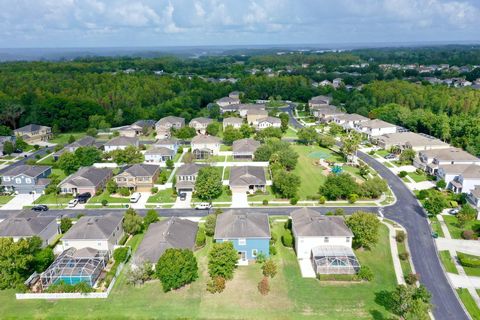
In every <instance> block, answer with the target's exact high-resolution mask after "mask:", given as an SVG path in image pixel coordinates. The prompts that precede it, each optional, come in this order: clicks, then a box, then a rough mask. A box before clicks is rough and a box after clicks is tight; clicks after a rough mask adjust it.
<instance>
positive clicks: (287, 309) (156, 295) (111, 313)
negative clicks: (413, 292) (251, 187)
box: [0, 224, 395, 320]
mask: <svg viewBox="0 0 480 320" xmlns="http://www.w3.org/2000/svg"><path fill="white" fill-rule="evenodd" d="M274 229H276V230H281V229H282V226H281V225H279V224H275V225H274ZM380 235H381V238H380V241H379V244H378V245H377V246H376V247H375V248H374V249H373V250H372V251H362V252H357V256H358V258H359V260H360V263H361V264H365V265H368V266H370V268H371V269H372V270H373V272H374V273H375V279H374V280H373V281H372V282H369V283H332V282H320V281H318V280H316V279H304V278H301V275H300V269H299V267H298V263H297V260H296V257H295V254H294V252H293V250H292V249H289V248H285V247H283V246H281V244H280V242H279V241H278V242H277V244H276V246H277V249H278V254H277V255H276V256H274V260H275V261H276V262H277V264H278V274H277V276H276V277H275V278H273V279H272V280H271V281H270V287H271V291H270V293H269V294H268V295H267V296H262V295H260V294H259V293H258V290H257V283H258V282H259V281H260V280H261V278H262V275H261V270H260V265H257V264H255V265H250V266H245V267H239V268H238V269H237V270H236V271H235V276H234V278H233V280H230V281H228V282H227V286H226V289H225V291H224V292H222V293H220V294H214V295H212V294H209V293H207V292H206V290H205V286H206V281H207V280H208V275H207V268H206V265H207V253H208V251H209V250H210V248H211V244H210V241H208V242H207V245H206V246H205V247H204V248H202V249H201V250H199V251H197V252H196V253H195V255H196V257H197V260H198V262H199V276H200V277H199V279H198V280H197V281H195V282H194V283H193V284H191V285H189V286H186V287H185V288H182V289H179V290H176V291H173V292H168V293H164V292H163V291H162V289H161V285H160V283H159V282H158V281H151V282H149V283H146V284H144V285H143V286H140V287H131V286H128V285H127V284H126V282H125V273H122V274H121V275H120V277H119V279H118V282H117V284H116V285H115V287H114V290H113V291H112V293H111V295H110V297H109V298H108V299H78V300H57V301H46V300H30V301H27V300H25V301H16V300H15V298H14V291H13V290H5V291H0V314H2V317H3V318H21V319H23V318H36V319H46V318H50V319H51V318H55V319H60V318H61V319H63V318H76V319H80V318H81V319H92V318H95V319H104V318H110V319H111V318H115V319H130V318H135V319H147V318H148V319H152V318H156V319H226V318H229V319H347V320H348V319H352V320H353V319H355V320H357V319H372V318H373V319H389V318H390V317H392V314H390V313H389V312H388V311H387V310H386V309H385V307H384V306H383V305H382V302H381V299H380V298H379V297H380V296H381V295H382V292H383V291H384V290H392V289H393V288H394V286H395V277H394V273H393V267H392V261H391V255H390V249H389V247H388V246H387V244H388V241H387V237H388V232H387V229H386V227H385V226H382V228H381V232H380ZM142 237H143V235H137V236H135V237H133V238H132V239H130V240H129V242H128V244H129V245H131V246H132V247H133V248H134V249H135V248H137V247H138V245H139V243H140V241H141V239H142ZM378 261H382V262H383V263H378Z"/></svg>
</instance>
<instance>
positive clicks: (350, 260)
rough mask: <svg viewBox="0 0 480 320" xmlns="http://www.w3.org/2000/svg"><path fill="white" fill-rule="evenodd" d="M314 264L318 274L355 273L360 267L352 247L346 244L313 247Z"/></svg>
mask: <svg viewBox="0 0 480 320" xmlns="http://www.w3.org/2000/svg"><path fill="white" fill-rule="evenodd" d="M312 264H313V269H314V270H315V272H316V273H317V274H355V273H357V272H358V270H359V269H360V264H359V263H358V260H357V257H356V256H355V253H353V250H352V248H350V247H345V246H318V247H315V248H313V249H312Z"/></svg>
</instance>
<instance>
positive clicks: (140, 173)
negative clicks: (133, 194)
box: [123, 163, 160, 177]
mask: <svg viewBox="0 0 480 320" xmlns="http://www.w3.org/2000/svg"><path fill="white" fill-rule="evenodd" d="M158 170H160V167H159V166H157V165H155V164H144V163H138V164H134V165H131V166H129V167H128V168H126V169H125V170H123V172H126V173H128V174H130V175H132V176H134V177H152V176H154V175H155V173H156V172H157V171H158Z"/></svg>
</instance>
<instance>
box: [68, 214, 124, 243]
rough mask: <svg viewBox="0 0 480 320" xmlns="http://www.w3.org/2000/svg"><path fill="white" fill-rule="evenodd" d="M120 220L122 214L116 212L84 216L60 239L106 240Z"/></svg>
mask: <svg viewBox="0 0 480 320" xmlns="http://www.w3.org/2000/svg"><path fill="white" fill-rule="evenodd" d="M122 220H123V216H121V215H118V214H116V215H114V214H107V215H104V216H98V217H89V216H84V217H81V218H80V219H79V220H78V221H77V223H75V224H74V225H73V226H72V227H71V228H70V230H68V231H67V233H65V235H64V236H63V238H62V240H106V239H108V238H109V237H110V236H111V235H112V233H113V232H114V231H115V228H116V227H117V226H118V225H119V224H121V221H122ZM120 228H121V227H120Z"/></svg>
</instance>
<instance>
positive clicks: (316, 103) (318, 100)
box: [308, 82, 332, 108]
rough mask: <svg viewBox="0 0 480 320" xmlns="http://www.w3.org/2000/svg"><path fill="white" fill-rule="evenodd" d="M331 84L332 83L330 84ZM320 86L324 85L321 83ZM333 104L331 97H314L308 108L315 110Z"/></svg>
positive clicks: (309, 101)
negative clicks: (314, 108)
mask: <svg viewBox="0 0 480 320" xmlns="http://www.w3.org/2000/svg"><path fill="white" fill-rule="evenodd" d="M329 84H330V82H329ZM319 85H322V83H320V84H319ZM331 102H332V98H331V97H327V96H316V97H313V98H311V99H310V100H308V106H309V107H310V108H313V107H320V106H322V105H326V104H327V105H328V104H330V103H331Z"/></svg>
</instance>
